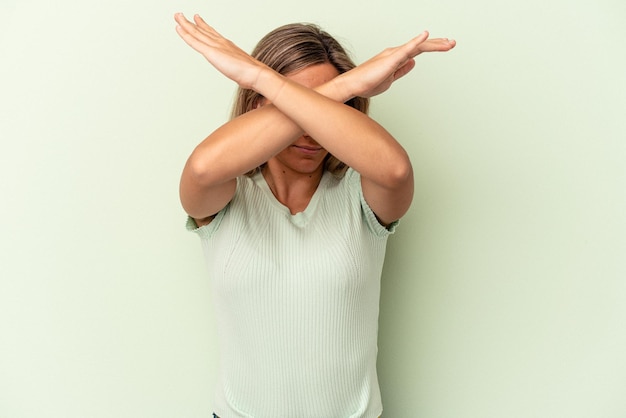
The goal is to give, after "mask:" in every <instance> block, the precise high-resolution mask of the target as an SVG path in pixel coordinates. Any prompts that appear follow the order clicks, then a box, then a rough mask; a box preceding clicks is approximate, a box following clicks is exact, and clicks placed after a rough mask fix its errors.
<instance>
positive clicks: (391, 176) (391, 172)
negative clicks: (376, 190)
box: [385, 155, 413, 190]
mask: <svg viewBox="0 0 626 418" xmlns="http://www.w3.org/2000/svg"><path fill="white" fill-rule="evenodd" d="M385 177H386V178H385V186H386V187H387V188H388V189H392V190H393V189H400V188H403V187H406V185H407V184H411V185H412V184H413V166H412V165H411V161H410V160H409V158H408V156H406V155H405V156H404V157H403V158H400V159H396V160H395V161H393V162H392V163H391V164H390V165H389V169H388V170H387V175H386V176H385Z"/></svg>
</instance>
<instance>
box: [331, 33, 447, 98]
mask: <svg viewBox="0 0 626 418" xmlns="http://www.w3.org/2000/svg"><path fill="white" fill-rule="evenodd" d="M428 36H429V34H428V32H422V33H421V34H420V35H419V36H417V37H415V38H413V39H411V40H410V41H409V42H407V43H405V44H403V45H400V46H397V47H393V48H387V49H385V50H384V51H382V52H381V53H379V54H378V55H375V56H374V57H372V58H370V59H369V60H367V61H365V62H364V63H363V64H361V65H359V66H357V67H355V68H353V69H352V70H350V71H348V72H346V73H344V74H342V75H341V78H343V79H344V80H343V81H342V83H343V84H344V86H346V88H347V89H348V90H349V94H347V96H349V97H354V96H360V97H373V96H376V95H378V94H381V93H383V92H385V91H387V90H388V89H389V87H391V85H392V84H393V83H394V82H395V81H396V80H398V79H399V78H401V77H403V76H405V75H406V74H408V73H409V72H410V71H411V70H412V69H413V68H414V67H415V57H416V56H418V55H419V54H421V53H423V52H444V51H449V50H450V49H452V48H454V47H455V46H456V42H455V41H454V40H450V39H447V38H434V39H429V38H428Z"/></svg>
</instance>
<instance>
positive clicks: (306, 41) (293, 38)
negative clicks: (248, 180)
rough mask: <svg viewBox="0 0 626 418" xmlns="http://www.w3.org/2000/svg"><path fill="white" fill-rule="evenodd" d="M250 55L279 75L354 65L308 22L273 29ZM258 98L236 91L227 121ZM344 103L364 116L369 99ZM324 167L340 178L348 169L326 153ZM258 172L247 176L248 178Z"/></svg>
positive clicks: (342, 70)
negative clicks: (315, 67) (325, 66)
mask: <svg viewBox="0 0 626 418" xmlns="http://www.w3.org/2000/svg"><path fill="white" fill-rule="evenodd" d="M251 55H252V56H253V57H254V58H256V59H258V60H259V61H261V62H262V63H264V64H266V65H267V66H269V67H270V68H272V69H273V70H275V71H276V72H278V73H279V74H282V75H289V74H291V73H295V72H296V71H299V70H302V69H304V68H306V67H309V66H311V65H315V64H323V63H330V64H332V65H333V66H334V67H335V68H336V69H337V71H339V73H340V74H341V73H345V72H346V71H349V70H351V69H352V68H354V67H355V66H356V65H355V64H354V62H353V61H352V59H351V58H350V56H349V55H348V53H347V52H346V50H345V49H344V48H343V47H342V46H341V44H340V43H339V42H338V41H337V40H336V39H335V38H333V37H332V36H331V35H329V34H328V33H327V32H325V31H323V30H322V29H321V28H320V27H319V26H317V25H314V24H310V23H292V24H288V25H284V26H281V27H279V28H277V29H274V30H273V31H271V32H270V33H268V34H267V35H265V36H264V37H263V38H262V39H261V40H260V41H259V43H258V44H257V45H256V47H255V48H254V50H253V51H252V54H251ZM262 99H263V96H261V95H260V94H259V93H257V92H256V91H254V90H250V89H242V88H239V89H238V90H237V94H236V98H235V103H234V106H233V110H232V113H231V118H236V117H237V116H239V115H242V114H244V113H246V112H249V111H250V110H252V109H254V108H255V107H256V106H257V105H258V104H259V102H260V101H261V100H262ZM346 104H347V105H348V106H351V107H353V108H355V109H357V110H358V111H360V112H363V113H366V114H367V112H368V109H369V99H368V98H365V97H354V98H352V99H350V100H349V101H347V102H346ZM324 168H325V169H326V170H328V171H330V172H331V173H333V174H334V175H336V176H338V177H341V176H343V174H344V173H345V172H346V170H347V168H348V166H347V165H346V164H344V163H343V162H341V161H339V160H338V159H337V158H335V157H334V156H332V155H331V154H328V156H327V157H326V160H325V162H324ZM259 169H260V167H259V168H257V169H255V170H252V171H251V172H249V173H247V174H248V175H252V174H254V173H255V172H257V171H258V170H259Z"/></svg>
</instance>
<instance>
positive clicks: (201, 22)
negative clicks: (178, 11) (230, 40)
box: [193, 15, 219, 35]
mask: <svg viewBox="0 0 626 418" xmlns="http://www.w3.org/2000/svg"><path fill="white" fill-rule="evenodd" d="M193 20H194V22H196V25H197V26H198V28H200V29H202V30H204V31H206V32H209V33H213V34H216V35H219V33H218V32H217V31H216V30H215V29H214V28H213V27H212V26H209V24H208V23H206V22H205V21H204V19H202V17H200V15H194V17H193Z"/></svg>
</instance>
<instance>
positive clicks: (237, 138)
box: [180, 80, 352, 226]
mask: <svg viewBox="0 0 626 418" xmlns="http://www.w3.org/2000/svg"><path fill="white" fill-rule="evenodd" d="M315 90H316V91H317V92H318V93H320V94H322V95H324V96H326V97H328V98H330V99H332V100H335V101H337V102H340V103H343V102H345V101H347V100H349V99H351V98H352V97H345V96H346V93H341V92H340V91H339V89H338V88H337V86H335V83H334V82H333V81H332V80H331V81H330V82H328V83H326V84H324V85H321V86H319V87H318V88H316V89H315ZM303 132H304V131H303V130H302V129H301V128H300V127H299V126H298V125H296V124H295V123H294V122H293V121H292V120H291V119H289V118H288V117H287V116H285V114H284V113H282V112H281V111H280V110H278V109H277V108H276V107H275V106H273V105H272V104H267V105H264V106H260V107H259V108H257V109H255V110H252V111H250V112H247V113H244V114H243V115H241V116H238V117H236V118H234V119H233V120H231V121H229V122H227V123H225V124H224V125H222V126H221V127H220V128H218V129H217V130H215V131H214V132H213V133H211V134H210V135H209V136H208V137H207V138H206V139H204V140H203V141H202V142H201V143H200V144H199V145H198V146H197V147H196V148H195V149H194V151H193V152H192V153H191V155H190V156H189V158H188V160H187V163H186V164H185V167H184V169H183V173H182V176H181V181H180V199H181V202H182V205H183V208H184V209H185V211H186V212H187V214H189V216H191V217H192V218H194V219H195V220H196V223H198V225H199V226H200V225H202V224H206V223H208V222H210V219H211V217H212V216H213V215H215V214H216V213H217V212H219V211H220V210H221V209H223V208H224V207H225V206H226V205H227V204H228V202H230V200H231V199H232V197H233V195H234V193H235V188H236V184H237V180H236V178H237V177H238V176H240V175H242V174H244V173H247V172H248V171H250V170H252V169H254V168H256V167H259V166H260V165H261V164H263V163H265V162H266V161H267V160H269V159H270V158H271V157H273V156H274V155H275V154H277V153H278V152H280V151H282V150H283V149H284V148H286V147H287V146H289V145H290V144H292V143H293V142H294V141H295V140H296V139H297V138H298V137H299V136H301V135H302V134H303Z"/></svg>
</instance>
